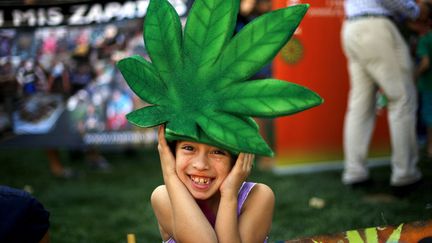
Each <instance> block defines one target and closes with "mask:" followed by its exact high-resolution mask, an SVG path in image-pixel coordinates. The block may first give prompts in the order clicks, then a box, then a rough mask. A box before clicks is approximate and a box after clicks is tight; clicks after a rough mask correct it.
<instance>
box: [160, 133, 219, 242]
mask: <svg viewBox="0 0 432 243" xmlns="http://www.w3.org/2000/svg"><path fill="white" fill-rule="evenodd" d="M158 150H159V155H160V160H161V167H162V174H163V178H164V182H165V187H163V186H162V187H158V188H157V189H156V190H155V191H154V192H153V194H152V198H151V202H152V206H153V209H154V211H155V214H156V217H157V219H158V222H159V225H160V227H161V235H162V237H163V238H164V240H167V239H166V238H165V237H167V236H173V237H174V238H175V239H176V240H177V241H179V242H217V238H216V234H215V231H214V229H213V228H212V226H211V225H210V223H209V222H208V220H207V218H206V217H205V216H204V214H203V213H202V211H201V209H200V208H199V206H198V204H197V203H196V201H195V200H194V198H193V197H192V195H191V194H190V193H189V191H188V190H187V188H186V187H185V186H184V184H183V183H182V182H181V181H180V179H179V178H178V176H177V173H176V171H175V159H174V156H173V154H172V152H171V150H170V149H169V147H168V145H167V142H166V140H165V134H164V128H163V127H162V126H161V127H160V128H159V145H158Z"/></svg>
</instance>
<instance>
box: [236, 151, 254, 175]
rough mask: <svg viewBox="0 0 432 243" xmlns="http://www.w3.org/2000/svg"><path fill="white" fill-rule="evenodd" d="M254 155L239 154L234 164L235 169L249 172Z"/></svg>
mask: <svg viewBox="0 0 432 243" xmlns="http://www.w3.org/2000/svg"><path fill="white" fill-rule="evenodd" d="M254 157H255V155H253V154H249V153H240V154H239V157H238V159H237V162H236V167H238V168H239V169H241V170H243V171H247V172H249V171H250V170H251V168H252V164H253V160H254Z"/></svg>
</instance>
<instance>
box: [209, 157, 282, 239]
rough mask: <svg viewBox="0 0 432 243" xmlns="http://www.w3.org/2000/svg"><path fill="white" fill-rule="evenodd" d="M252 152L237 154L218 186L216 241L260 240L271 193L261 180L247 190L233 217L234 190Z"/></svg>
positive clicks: (266, 227) (268, 219)
mask: <svg viewBox="0 0 432 243" xmlns="http://www.w3.org/2000/svg"><path fill="white" fill-rule="evenodd" d="M253 159H254V156H253V155H251V154H242V153H241V154H240V155H239V158H238V160H237V162H236V164H235V166H234V168H233V169H232V171H231V172H230V174H229V176H228V177H227V178H226V179H225V181H224V183H223V184H222V186H221V189H220V191H221V201H220V204H219V210H218V215H217V219H216V234H217V237H218V240H219V242H260V243H262V242H264V240H265V238H266V236H267V235H268V233H269V231H270V226H271V221H272V218H273V208H274V194H273V191H272V190H271V189H270V188H269V187H268V186H266V185H264V184H257V185H255V187H254V188H253V190H252V191H251V192H250V194H249V196H248V199H247V201H246V202H245V204H244V205H243V208H242V212H241V215H240V217H239V218H237V204H238V200H237V198H238V191H239V189H240V187H241V185H242V183H243V182H244V181H245V180H246V178H247V176H248V175H249V173H250V170H251V165H252V161H253Z"/></svg>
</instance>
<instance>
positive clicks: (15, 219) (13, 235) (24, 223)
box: [0, 185, 49, 243]
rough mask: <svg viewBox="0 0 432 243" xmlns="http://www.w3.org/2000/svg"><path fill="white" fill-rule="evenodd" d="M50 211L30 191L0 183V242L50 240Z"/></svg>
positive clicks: (45, 241) (41, 242) (16, 242)
mask: <svg viewBox="0 0 432 243" xmlns="http://www.w3.org/2000/svg"><path fill="white" fill-rule="evenodd" d="M48 229H49V212H48V211H47V210H46V209H45V208H44V207H43V205H42V204H41V203H40V202H39V201H38V200H37V199H36V198H34V197H33V196H32V195H30V194H29V193H28V192H25V191H22V190H18V189H14V188H11V187H7V186H1V185H0V242H7V243H36V242H40V243H47V242H49V235H48Z"/></svg>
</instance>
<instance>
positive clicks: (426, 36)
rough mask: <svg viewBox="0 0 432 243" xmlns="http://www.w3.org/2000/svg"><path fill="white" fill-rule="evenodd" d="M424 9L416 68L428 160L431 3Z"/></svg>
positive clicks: (431, 139) (431, 145)
mask: <svg viewBox="0 0 432 243" xmlns="http://www.w3.org/2000/svg"><path fill="white" fill-rule="evenodd" d="M422 4H423V5H425V6H426V7H424V8H423V9H427V10H428V14H425V15H424V16H425V17H424V18H423V19H420V21H422V22H423V24H422V26H423V28H418V29H419V38H418V44H417V48H416V55H417V57H418V58H419V64H418V65H417V68H416V72H415V74H416V78H417V88H418V91H419V95H420V97H419V98H420V109H421V110H420V116H421V119H422V121H423V122H424V124H425V125H426V133H427V145H426V156H427V159H428V160H431V159H432V66H431V58H432V31H431V28H430V22H431V11H430V6H431V4H430V3H427V2H422Z"/></svg>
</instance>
